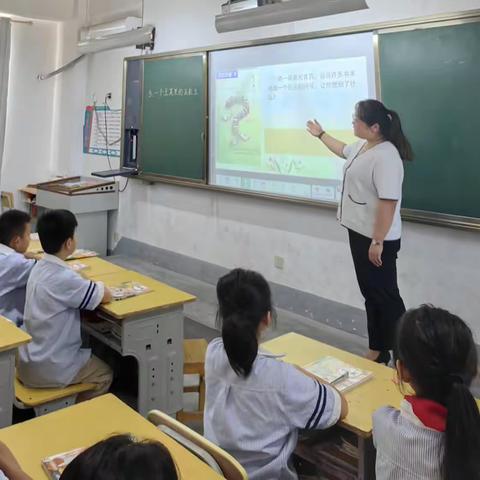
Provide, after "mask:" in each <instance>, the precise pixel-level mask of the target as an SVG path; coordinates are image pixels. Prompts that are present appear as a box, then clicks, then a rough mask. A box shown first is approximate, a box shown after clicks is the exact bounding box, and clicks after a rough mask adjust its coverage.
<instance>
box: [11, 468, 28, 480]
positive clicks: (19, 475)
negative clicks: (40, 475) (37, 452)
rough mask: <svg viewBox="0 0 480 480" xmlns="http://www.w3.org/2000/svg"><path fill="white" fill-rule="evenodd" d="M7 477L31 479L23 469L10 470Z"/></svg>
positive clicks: (21, 479) (16, 479) (15, 479)
mask: <svg viewBox="0 0 480 480" xmlns="http://www.w3.org/2000/svg"><path fill="white" fill-rule="evenodd" d="M8 478H9V480H33V478H32V477H30V476H29V475H27V474H26V473H25V472H24V471H23V470H19V471H18V472H10V473H9V475H8Z"/></svg>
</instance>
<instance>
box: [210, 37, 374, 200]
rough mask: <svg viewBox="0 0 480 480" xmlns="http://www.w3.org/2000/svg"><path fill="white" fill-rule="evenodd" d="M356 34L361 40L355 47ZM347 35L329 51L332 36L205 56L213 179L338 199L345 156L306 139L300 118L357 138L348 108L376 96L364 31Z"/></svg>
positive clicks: (343, 137)
mask: <svg viewBox="0 0 480 480" xmlns="http://www.w3.org/2000/svg"><path fill="white" fill-rule="evenodd" d="M357 37H360V38H362V39H364V40H365V41H364V44H365V48H364V49H363V50H361V51H359V50H358V44H357V41H358V38H357ZM366 37H368V38H366ZM345 38H346V37H341V39H339V41H340V43H337V44H336V45H335V49H334V50H333V52H332V50H331V48H327V47H328V43H329V42H331V40H332V39H322V40H310V41H302V42H295V43H287V44H280V45H269V46H262V47H252V48H245V49H239V50H236V51H235V50H233V51H229V52H228V53H229V54H230V56H229V57H226V56H225V54H226V52H214V53H213V54H212V55H211V73H210V99H211V109H210V119H211V123H210V165H211V168H210V182H211V183H213V184H217V185H222V186H227V187H231V188H240V189H247V190H256V191H260V192H266V193H273V194H281V195H288V196H297V197H304V198H311V199H317V200H324V201H332V202H334V201H336V200H337V199H338V196H339V193H340V192H339V186H340V184H341V178H342V169H343V160H341V159H338V158H336V157H335V156H334V155H333V154H331V153H330V152H329V151H328V150H327V149H326V148H325V147H324V146H323V144H322V143H321V142H320V141H319V140H318V139H315V138H313V137H312V136H310V135H309V134H308V132H306V129H305V123H306V121H307V120H308V119H310V118H317V119H318V120H319V121H320V122H321V123H322V125H323V126H324V128H326V129H328V131H329V133H331V134H332V135H333V136H335V137H337V138H339V139H341V140H342V141H344V142H346V143H350V142H352V141H355V138H354V136H353V133H352V113H353V108H354V105H355V103H356V102H357V101H358V100H361V99H364V98H368V97H372V96H374V84H373V78H374V74H373V58H372V57H373V52H370V50H373V47H372V38H371V35H370V34H367V35H366V36H365V35H363V34H362V35H355V36H349V37H348V38H350V39H351V41H350V42H345ZM319 42H320V43H321V44H322V48H319V47H318V43H319ZM345 43H349V44H350V47H353V48H350V49H348V48H347V49H345V45H344V44H345ZM367 45H368V46H367ZM347 46H348V45H347ZM262 51H263V53H262ZM319 52H324V54H327V56H328V57H329V58H318V57H321V56H322V53H319ZM332 53H334V55H333V57H332ZM347 53H350V55H347ZM330 57H332V58H330ZM293 59H295V61H290V60H293ZM267 62H268V63H267ZM212 67H213V68H212Z"/></svg>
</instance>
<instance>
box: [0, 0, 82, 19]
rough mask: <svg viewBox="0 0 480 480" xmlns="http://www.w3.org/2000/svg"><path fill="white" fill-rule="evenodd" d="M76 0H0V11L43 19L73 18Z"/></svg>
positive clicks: (75, 11) (75, 10)
mask: <svg viewBox="0 0 480 480" xmlns="http://www.w3.org/2000/svg"><path fill="white" fill-rule="evenodd" d="M77 2H78V0H41V1H39V0H0V12H2V13H8V14H11V15H18V16H20V17H29V18H41V19H44V20H67V19H70V18H74V17H75V15H76V13H77V9H76V6H77V5H76V4H77Z"/></svg>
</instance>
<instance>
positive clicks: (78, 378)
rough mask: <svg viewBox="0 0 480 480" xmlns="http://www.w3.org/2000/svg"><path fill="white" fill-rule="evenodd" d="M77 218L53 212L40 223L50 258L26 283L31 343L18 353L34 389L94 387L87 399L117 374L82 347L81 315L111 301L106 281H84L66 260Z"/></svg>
mask: <svg viewBox="0 0 480 480" xmlns="http://www.w3.org/2000/svg"><path fill="white" fill-rule="evenodd" d="M76 226H77V221H76V219H75V215H73V213H71V212H69V211H68V210H51V211H49V212H47V213H45V214H44V215H43V216H42V217H41V218H40V219H39V220H38V225H37V229H38V235H39V237H40V242H41V243H42V247H43V249H44V251H45V258H44V259H43V260H40V261H39V262H38V263H37V265H35V267H34V269H33V271H32V274H31V275H30V278H29V280H28V284H27V296H26V303H25V316H24V322H25V330H26V331H27V332H28V333H29V334H30V335H31V336H32V341H31V342H30V343H29V344H27V345H25V346H23V347H21V348H20V349H19V362H18V369H17V370H18V374H19V377H20V379H21V380H22V382H23V383H25V384H26V385H28V386H30V387H39V388H41V387H65V386H66V385H70V384H74V383H86V382H88V383H95V384H96V385H97V388H96V389H95V390H94V391H90V392H86V393H85V394H81V395H80V396H79V400H85V399H88V398H91V397H94V396H98V395H102V394H104V393H105V392H107V391H108V389H109V387H110V384H111V382H112V371H111V369H110V367H109V366H108V365H106V364H105V363H104V362H102V361H101V360H100V359H99V358H97V357H95V356H92V354H91V351H90V350H89V349H86V348H82V338H81V334H80V330H81V325H80V310H82V309H84V310H95V308H97V307H98V306H99V305H100V303H106V302H109V301H110V300H111V294H110V291H109V290H108V289H107V288H105V287H104V285H103V283H102V282H93V281H90V280H86V279H84V278H83V277H82V276H80V275H79V274H78V273H77V272H74V271H73V270H72V269H71V268H70V267H69V265H68V264H67V263H66V262H65V259H66V258H67V257H68V256H69V255H71V254H72V253H73V252H74V251H75V248H76V241H75V228H76Z"/></svg>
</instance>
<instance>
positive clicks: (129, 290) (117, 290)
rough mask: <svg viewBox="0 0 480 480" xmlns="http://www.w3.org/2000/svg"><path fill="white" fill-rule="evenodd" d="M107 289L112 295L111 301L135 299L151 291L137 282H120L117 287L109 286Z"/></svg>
mask: <svg viewBox="0 0 480 480" xmlns="http://www.w3.org/2000/svg"><path fill="white" fill-rule="evenodd" d="M108 289H109V290H110V292H111V293H112V300H114V301H117V300H124V299H125V298H131V297H136V296H138V295H143V294H144V293H148V292H151V291H152V290H151V289H150V288H149V287H147V286H145V285H142V284H141V283H138V282H122V283H120V284H118V285H109V286H108Z"/></svg>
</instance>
